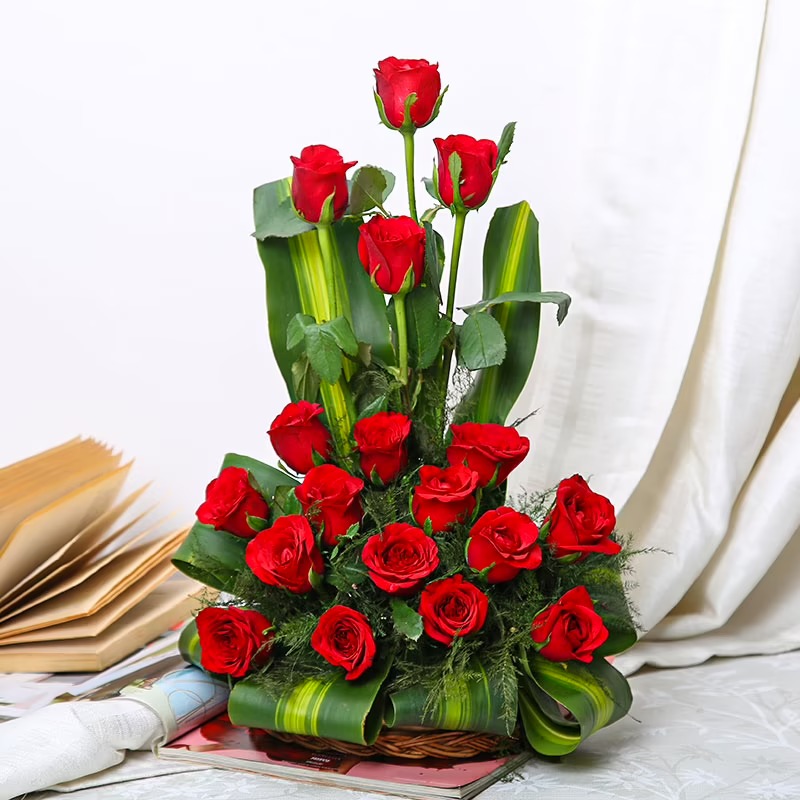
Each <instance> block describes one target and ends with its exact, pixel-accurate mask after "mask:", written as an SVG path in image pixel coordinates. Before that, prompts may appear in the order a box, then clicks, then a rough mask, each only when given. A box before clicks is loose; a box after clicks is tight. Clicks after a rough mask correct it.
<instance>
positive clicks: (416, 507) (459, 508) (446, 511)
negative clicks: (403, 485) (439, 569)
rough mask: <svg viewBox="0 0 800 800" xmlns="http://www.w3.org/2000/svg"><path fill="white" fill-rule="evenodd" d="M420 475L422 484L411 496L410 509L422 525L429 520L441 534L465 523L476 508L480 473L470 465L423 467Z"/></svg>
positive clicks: (434, 529)
mask: <svg viewBox="0 0 800 800" xmlns="http://www.w3.org/2000/svg"><path fill="white" fill-rule="evenodd" d="M419 477H420V484H419V486H417V487H415V489H414V492H413V495H412V498H411V511H412V513H413V515H414V519H415V520H416V521H417V522H418V523H419V524H420V525H424V524H425V520H426V519H430V521H431V525H432V526H433V531H434V533H441V532H442V531H445V530H447V529H448V528H449V527H451V526H452V525H454V524H455V523H456V522H464V520H465V519H466V518H467V517H468V516H469V515H470V514H471V513H472V512H473V511H474V510H475V490H476V489H477V488H478V473H477V472H475V471H474V470H471V469H470V468H469V467H465V466H463V465H461V464H456V465H455V466H453V467H446V468H445V469H440V468H439V467H432V466H424V467H422V468H421V469H420V471H419Z"/></svg>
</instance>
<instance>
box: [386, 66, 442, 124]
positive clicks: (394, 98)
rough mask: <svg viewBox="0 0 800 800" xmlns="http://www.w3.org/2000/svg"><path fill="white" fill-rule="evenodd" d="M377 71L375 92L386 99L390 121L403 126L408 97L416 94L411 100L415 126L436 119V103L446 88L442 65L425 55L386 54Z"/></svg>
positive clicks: (412, 117)
mask: <svg viewBox="0 0 800 800" xmlns="http://www.w3.org/2000/svg"><path fill="white" fill-rule="evenodd" d="M374 72H375V92H376V94H377V95H378V97H380V99H381V102H382V103H383V113H384V115H385V117H386V119H387V120H388V121H389V124H390V125H391V126H392V127H393V128H395V129H399V128H402V127H403V126H404V124H405V113H406V100H407V99H408V97H409V95H412V94H415V95H416V96H417V99H416V100H415V101H414V102H413V103H412V104H411V107H410V109H409V110H410V113H411V127H414V128H422V127H424V126H425V125H427V124H428V123H430V122H433V120H434V119H435V116H436V115H435V111H436V103H437V101H438V99H439V92H440V91H441V90H442V79H441V78H440V76H439V65H438V64H431V63H430V62H429V61H426V60H425V59H424V58H395V57H394V56H391V57H390V58H384V59H383V61H379V62H378V69H376V70H374Z"/></svg>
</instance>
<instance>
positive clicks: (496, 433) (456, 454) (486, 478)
mask: <svg viewBox="0 0 800 800" xmlns="http://www.w3.org/2000/svg"><path fill="white" fill-rule="evenodd" d="M450 430H451V431H452V433H453V441H452V444H451V445H450V447H448V448H447V460H448V461H449V462H450V463H451V464H466V465H467V466H468V467H469V468H470V469H474V470H475V472H477V473H478V477H479V480H480V485H481V486H490V485H491V486H494V485H496V484H500V483H503V481H505V480H506V478H508V475H509V473H510V472H511V470H513V469H514V468H515V467H518V466H519V465H520V463H521V462H522V461H523V459H524V458H525V456H527V455H528V450H530V446H531V443H530V440H529V439H528V438H527V437H526V436H520V435H519V433H518V432H517V429H516V428H511V427H506V426H505V425H495V424H493V423H490V422H486V423H480V422H465V423H464V424H463V425H451V426H450Z"/></svg>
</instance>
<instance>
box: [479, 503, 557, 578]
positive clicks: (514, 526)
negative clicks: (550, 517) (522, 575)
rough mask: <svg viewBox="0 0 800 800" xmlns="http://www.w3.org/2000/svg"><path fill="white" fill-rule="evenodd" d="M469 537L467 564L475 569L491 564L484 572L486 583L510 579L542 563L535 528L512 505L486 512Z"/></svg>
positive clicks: (482, 568)
mask: <svg viewBox="0 0 800 800" xmlns="http://www.w3.org/2000/svg"><path fill="white" fill-rule="evenodd" d="M469 536H470V538H469V540H468V542H467V563H468V564H469V565H470V566H471V567H472V568H473V569H476V570H478V571H482V570H484V569H486V568H487V567H490V566H491V567H492V568H491V569H490V570H489V572H488V573H487V574H486V579H487V580H488V581H489V583H503V582H505V581H510V580H513V579H514V578H516V577H517V575H518V574H519V572H520V570H523V569H537V568H538V567H539V565H540V564H541V563H542V548H541V547H539V528H538V527H537V526H536V523H535V522H534V521H533V520H532V519H531V518H530V517H529V516H528V515H527V514H521V513H520V512H519V511H516V510H515V509H513V508H507V507H505V506H501V507H500V508H495V509H492V510H491V511H487V512H486V513H485V514H483V515H482V516H481V518H480V519H479V520H478V521H477V522H476V523H475V524H474V525H473V526H472V530H471V531H470V532H469ZM492 565H494V566H492Z"/></svg>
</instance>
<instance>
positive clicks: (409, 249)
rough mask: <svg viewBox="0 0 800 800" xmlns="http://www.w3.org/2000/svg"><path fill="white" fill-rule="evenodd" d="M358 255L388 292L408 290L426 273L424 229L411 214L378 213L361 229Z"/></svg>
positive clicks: (369, 271)
mask: <svg viewBox="0 0 800 800" xmlns="http://www.w3.org/2000/svg"><path fill="white" fill-rule="evenodd" d="M358 232H359V237H358V257H359V258H360V259H361V263H362V264H363V265H364V269H365V270H366V271H367V272H368V273H369V275H370V277H371V278H372V280H373V281H374V282H375V284H376V285H377V286H378V288H379V289H380V290H381V291H382V292H385V293H386V294H398V293H399V292H401V291H402V292H409V291H411V289H413V288H414V287H415V286H419V284H420V281H421V280H422V275H423V273H424V272H425V228H423V227H422V226H421V225H418V224H417V223H416V222H414V220H413V219H411V217H388V218H387V217H382V216H380V215H376V216H374V217H372V219H370V220H369V221H368V222H365V223H364V224H363V225H361V226H360V227H359V229H358Z"/></svg>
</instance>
